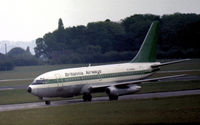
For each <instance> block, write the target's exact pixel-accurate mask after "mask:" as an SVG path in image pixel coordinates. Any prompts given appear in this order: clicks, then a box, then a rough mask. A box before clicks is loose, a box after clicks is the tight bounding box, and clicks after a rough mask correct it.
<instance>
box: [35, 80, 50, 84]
mask: <svg viewBox="0 0 200 125" xmlns="http://www.w3.org/2000/svg"><path fill="white" fill-rule="evenodd" d="M46 82H47V80H35V81H34V82H33V83H32V85H39V84H45V83H46Z"/></svg>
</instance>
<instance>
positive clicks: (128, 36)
mask: <svg viewBox="0 0 200 125" xmlns="http://www.w3.org/2000/svg"><path fill="white" fill-rule="evenodd" d="M155 20H158V21H160V33H159V40H158V55H157V57H158V58H161V59H163V58H170V59H171V58H199V57H200V49H199V48H200V46H199V45H200V44H199V42H200V37H199V36H200V15H199V14H192V13H191V14H182V13H175V14H170V15H163V16H158V15H152V14H136V15H132V16H130V17H127V18H125V19H122V20H120V21H119V22H114V21H111V20H109V19H106V20H105V21H99V22H90V23H88V24H87V25H86V26H83V25H79V26H73V27H66V28H65V27H64V24H63V21H62V19H59V20H58V28H57V29H56V30H54V31H53V32H49V33H46V34H45V35H44V36H43V37H41V38H37V39H36V47H35V49H34V50H35V56H33V55H31V54H30V51H29V49H28V48H27V49H26V50H23V49H22V48H14V49H12V50H11V51H10V52H9V53H8V54H6V55H3V54H0V70H11V69H13V68H14V66H24V65H39V64H44V63H47V64H64V63H96V62H99V63H100V62H113V61H128V60H131V59H132V58H133V57H134V56H135V55H136V53H137V51H138V49H139V48H140V46H141V44H142V42H143V40H144V37H145V35H146V33H147V31H148V29H149V27H150V25H151V23H152V22H153V21H155Z"/></svg>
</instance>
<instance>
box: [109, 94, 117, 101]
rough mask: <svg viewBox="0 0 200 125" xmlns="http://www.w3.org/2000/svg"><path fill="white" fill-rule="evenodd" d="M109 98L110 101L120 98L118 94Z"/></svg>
mask: <svg viewBox="0 0 200 125" xmlns="http://www.w3.org/2000/svg"><path fill="white" fill-rule="evenodd" d="M109 100H110V101H113V100H118V96H117V95H109Z"/></svg>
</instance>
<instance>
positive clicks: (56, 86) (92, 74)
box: [29, 62, 160, 97]
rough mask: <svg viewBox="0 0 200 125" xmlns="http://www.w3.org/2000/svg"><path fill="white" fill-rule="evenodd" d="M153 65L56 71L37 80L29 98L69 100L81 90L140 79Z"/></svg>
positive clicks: (125, 65) (149, 72)
mask: <svg viewBox="0 0 200 125" xmlns="http://www.w3.org/2000/svg"><path fill="white" fill-rule="evenodd" d="M156 64H160V63H159V62H154V63H121V64H111V65H101V66H89V67H80V68H69V69H62V70H55V71H50V72H47V73H44V74H42V75H40V76H38V77H37V78H36V79H35V80H34V81H33V84H32V85H30V86H29V87H31V88H32V92H31V93H32V94H34V95H36V96H39V97H71V96H76V95H80V94H82V91H83V89H84V87H86V86H87V87H88V86H90V85H105V84H108V83H109V84H112V83H116V82H120V81H129V80H135V79H142V78H145V77H147V76H149V75H151V74H152V73H153V72H152V70H153V69H152V68H151V66H152V65H156Z"/></svg>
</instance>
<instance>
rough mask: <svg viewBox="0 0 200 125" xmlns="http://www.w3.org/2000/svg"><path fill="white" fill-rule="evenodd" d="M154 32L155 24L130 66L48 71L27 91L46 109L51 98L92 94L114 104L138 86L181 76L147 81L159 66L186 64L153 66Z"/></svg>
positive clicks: (154, 61)
mask: <svg viewBox="0 0 200 125" xmlns="http://www.w3.org/2000/svg"><path fill="white" fill-rule="evenodd" d="M158 31H159V22H158V21H155V22H153V23H152V24H151V26H150V29H149V31H148V33H147V35H146V37H145V39H144V41H143V43H142V46H141V47H140V50H139V51H138V53H137V55H136V56H135V57H134V58H133V59H132V60H131V61H130V62H127V63H119V64H109V65H100V66H88V67H79V68H69V69H61V70H55V71H50V72H47V73H44V74H41V75H40V76H38V77H37V78H35V79H34V81H33V83H32V84H31V85H29V87H28V89H27V91H28V92H29V93H31V94H33V95H35V96H38V97H39V98H40V99H43V100H44V101H45V103H46V104H47V105H49V104H50V98H51V97H73V96H78V95H82V96H83V100H84V101H91V100H92V93H96V92H105V93H106V94H107V95H108V96H109V99H110V100H117V99H118V96H121V95H127V94H133V93H135V92H137V91H139V90H140V89H141V86H139V84H140V83H144V82H150V81H157V80H162V79H168V78H174V77H181V76H183V75H175V76H167V77H159V78H150V79H147V77H148V76H150V75H152V74H153V73H155V72H156V71H158V70H159V69H160V67H161V66H164V65H168V64H173V63H178V62H183V61H187V60H188V59H182V60H177V61H172V62H165V63H160V62H156V50H157V41H158Z"/></svg>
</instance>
